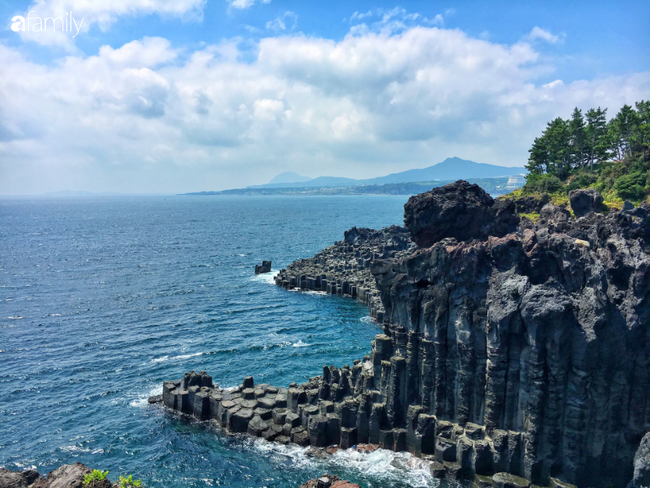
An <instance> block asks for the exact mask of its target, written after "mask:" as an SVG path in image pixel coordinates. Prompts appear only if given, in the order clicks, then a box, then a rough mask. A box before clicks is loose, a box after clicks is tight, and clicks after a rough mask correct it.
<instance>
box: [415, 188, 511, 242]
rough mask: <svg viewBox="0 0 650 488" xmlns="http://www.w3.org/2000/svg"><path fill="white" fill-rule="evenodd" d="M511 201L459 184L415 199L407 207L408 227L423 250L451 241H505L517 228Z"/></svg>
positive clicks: (422, 194) (417, 196) (436, 189)
mask: <svg viewBox="0 0 650 488" xmlns="http://www.w3.org/2000/svg"><path fill="white" fill-rule="evenodd" d="M518 223H519V218H518V217H517V215H516V212H515V205H514V203H513V202H512V201H511V200H505V199H502V200H496V201H495V200H494V199H493V198H492V197H491V196H490V195H488V194H487V193H485V191H484V190H483V189H482V188H481V187H480V186H478V185H470V184H469V183H467V182H466V181H462V180H461V181H457V182H456V183H452V184H449V185H445V186H443V187H440V188H434V189H433V190H431V191H428V192H426V193H421V194H419V195H415V196H413V197H411V198H409V199H408V202H406V205H404V225H405V226H406V228H407V229H408V230H409V231H410V232H411V237H412V239H413V241H414V242H415V243H417V245H418V246H420V247H429V246H431V245H432V244H434V243H436V242H438V241H440V240H442V239H445V238H448V237H453V238H455V239H458V240H461V241H466V240H469V239H480V238H483V239H485V238H487V237H488V236H497V237H501V236H504V235H505V234H507V233H509V232H513V231H514V230H515V229H516V228H517V224H518Z"/></svg>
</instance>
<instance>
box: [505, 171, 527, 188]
mask: <svg viewBox="0 0 650 488" xmlns="http://www.w3.org/2000/svg"><path fill="white" fill-rule="evenodd" d="M525 184H526V177H525V176H524V175H513V176H511V177H510V178H509V179H508V183H506V190H517V189H518V188H521V187H522V186H524V185H525Z"/></svg>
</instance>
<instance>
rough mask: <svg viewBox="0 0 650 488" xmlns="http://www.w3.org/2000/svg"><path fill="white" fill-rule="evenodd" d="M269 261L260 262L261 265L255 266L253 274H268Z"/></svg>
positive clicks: (269, 268)
mask: <svg viewBox="0 0 650 488" xmlns="http://www.w3.org/2000/svg"><path fill="white" fill-rule="evenodd" d="M270 272H271V261H262V264H256V265H255V274H262V273H270Z"/></svg>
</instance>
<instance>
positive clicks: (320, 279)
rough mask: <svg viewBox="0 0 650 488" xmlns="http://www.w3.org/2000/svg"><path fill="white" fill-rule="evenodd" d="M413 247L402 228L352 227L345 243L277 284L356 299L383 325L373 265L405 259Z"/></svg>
mask: <svg viewBox="0 0 650 488" xmlns="http://www.w3.org/2000/svg"><path fill="white" fill-rule="evenodd" d="M414 247H415V244H413V242H412V241H411V239H410V235H409V233H408V231H407V230H406V229H404V228H403V227H398V226H391V227H387V228H386V229H381V230H379V231H376V230H373V229H363V228H357V227H353V228H352V229H350V230H348V231H346V232H345V234H344V237H343V240H342V241H338V242H336V243H335V244H334V245H333V246H330V247H328V248H326V249H323V250H322V251H320V252H319V253H317V254H316V255H315V256H314V257H313V258H309V259H301V260H299V261H295V262H293V263H292V264H290V265H289V266H287V268H286V269H283V270H281V271H280V272H279V273H278V274H277V275H276V276H275V283H276V284H277V285H278V286H282V287H283V288H286V289H288V290H292V289H294V288H297V289H301V290H314V291H323V292H327V293H329V294H332V295H342V296H349V297H352V298H356V299H357V300H359V301H360V302H362V303H364V304H366V305H367V306H368V309H369V310H370V315H371V317H373V318H374V319H377V321H378V322H383V320H384V319H383V317H384V308H383V305H382V303H381V300H380V299H379V292H378V291H377V287H376V284H375V278H374V277H373V276H372V273H371V272H370V263H371V262H372V261H373V260H377V259H391V258H398V257H400V256H405V255H407V254H408V252H409V251H410V250H412V249H414Z"/></svg>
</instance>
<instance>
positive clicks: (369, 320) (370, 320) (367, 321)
mask: <svg viewBox="0 0 650 488" xmlns="http://www.w3.org/2000/svg"><path fill="white" fill-rule="evenodd" d="M359 321H360V322H363V323H364V324H374V323H375V319H373V318H372V317H371V316H370V315H367V316H365V317H361V318H360V319H359Z"/></svg>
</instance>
